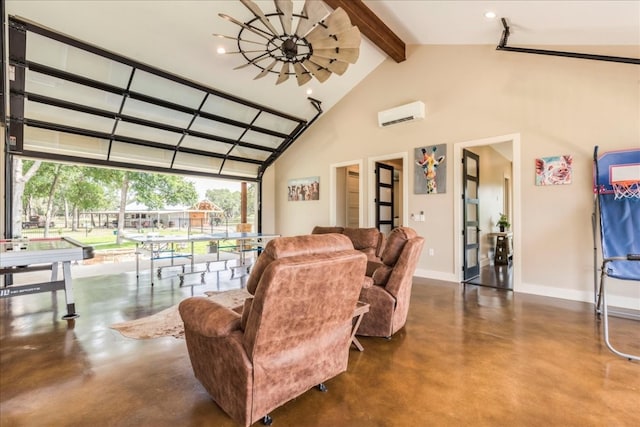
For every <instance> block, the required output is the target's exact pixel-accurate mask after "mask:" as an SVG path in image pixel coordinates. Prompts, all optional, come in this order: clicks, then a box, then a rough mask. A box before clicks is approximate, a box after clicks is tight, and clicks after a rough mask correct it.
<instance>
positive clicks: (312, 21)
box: [296, 0, 329, 37]
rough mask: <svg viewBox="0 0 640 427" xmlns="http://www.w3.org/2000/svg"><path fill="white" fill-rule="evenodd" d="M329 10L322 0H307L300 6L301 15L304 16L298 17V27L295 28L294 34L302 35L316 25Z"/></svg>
mask: <svg viewBox="0 0 640 427" xmlns="http://www.w3.org/2000/svg"><path fill="white" fill-rule="evenodd" d="M328 14H329V11H328V10H327V8H325V7H324V5H323V4H322V2H320V1H317V0H307V1H306V2H305V3H304V7H303V8H302V15H304V16H305V17H306V19H305V18H300V20H299V21H298V28H296V36H298V37H304V36H306V35H307V33H308V32H309V31H310V30H311V29H312V28H313V26H314V25H316V24H317V23H318V22H320V21H322V20H323V19H324V18H326V17H327V15H328Z"/></svg>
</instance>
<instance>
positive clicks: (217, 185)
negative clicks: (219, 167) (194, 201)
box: [186, 176, 240, 200]
mask: <svg viewBox="0 0 640 427" xmlns="http://www.w3.org/2000/svg"><path fill="white" fill-rule="evenodd" d="M186 180H187V181H191V182H193V183H194V184H195V186H196V191H197V192H198V200H203V199H204V198H205V193H206V192H207V190H217V189H224V188H227V189H229V190H230V191H240V181H228V180H223V179H213V178H201V177H191V176H190V177H187V178H186Z"/></svg>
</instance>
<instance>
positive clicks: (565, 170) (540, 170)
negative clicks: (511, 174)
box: [536, 155, 573, 185]
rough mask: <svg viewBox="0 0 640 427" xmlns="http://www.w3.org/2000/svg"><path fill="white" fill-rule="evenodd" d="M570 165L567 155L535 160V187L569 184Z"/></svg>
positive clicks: (571, 159)
mask: <svg viewBox="0 0 640 427" xmlns="http://www.w3.org/2000/svg"><path fill="white" fill-rule="evenodd" d="M572 164H573V157H572V156H569V155H566V156H552V157H541V158H539V159H536V185H562V184H571V170H572Z"/></svg>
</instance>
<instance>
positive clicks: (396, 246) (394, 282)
mask: <svg viewBox="0 0 640 427" xmlns="http://www.w3.org/2000/svg"><path fill="white" fill-rule="evenodd" d="M423 246H424V238H422V237H420V236H418V235H417V233H416V232H415V230H413V229H411V228H408V227H397V228H394V229H393V230H392V231H391V232H390V233H389V235H388V236H387V240H386V244H385V247H384V251H383V252H382V257H381V262H380V263H377V265H374V264H375V263H372V262H369V266H368V267H367V269H371V270H373V274H372V275H371V277H365V284H364V286H363V288H362V291H361V292H360V301H363V302H366V303H368V304H369V305H370V307H369V312H368V313H367V314H366V315H365V316H364V317H363V318H362V323H360V327H359V328H358V332H357V334H358V335H364V336H375V337H387V338H388V337H391V335H393V334H395V333H396V332H397V331H398V330H399V329H400V328H402V327H403V326H404V325H405V323H406V321H407V315H408V313H409V302H410V300H411V287H412V284H413V274H414V273H415V270H416V265H417V264H418V259H419V258H420V253H421V252H422V247H423ZM372 266H373V267H374V268H371V267H372Z"/></svg>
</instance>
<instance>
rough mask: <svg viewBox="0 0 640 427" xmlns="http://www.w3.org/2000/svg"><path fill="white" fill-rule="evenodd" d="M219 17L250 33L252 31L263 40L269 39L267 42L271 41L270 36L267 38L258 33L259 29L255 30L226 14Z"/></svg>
mask: <svg viewBox="0 0 640 427" xmlns="http://www.w3.org/2000/svg"><path fill="white" fill-rule="evenodd" d="M218 16H219V17H221V18H223V19H226V20H227V21H229V22H233V23H234V24H236V25H239V26H240V27H242V28H244V29H245V30H248V31H251V32H252V33H255V34H257V35H259V36H260V37H263V38H265V39H267V40H271V37H269V36H266V35H264V34H262V33H261V32H260V31H258V30H257V29H255V28H254V27H252V26H250V25H247V24H245V23H244V22H240V21H238V20H237V19H235V18H233V17H231V16H229V15H227V14H226V13H219V14H218Z"/></svg>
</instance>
